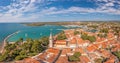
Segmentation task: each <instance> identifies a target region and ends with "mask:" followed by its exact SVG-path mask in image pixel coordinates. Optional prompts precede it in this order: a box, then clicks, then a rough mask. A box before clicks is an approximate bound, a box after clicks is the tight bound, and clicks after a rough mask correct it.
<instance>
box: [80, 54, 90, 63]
mask: <svg viewBox="0 0 120 63" xmlns="http://www.w3.org/2000/svg"><path fill="white" fill-rule="evenodd" d="M80 62H81V63H88V62H90V60H89V59H88V57H87V56H80Z"/></svg>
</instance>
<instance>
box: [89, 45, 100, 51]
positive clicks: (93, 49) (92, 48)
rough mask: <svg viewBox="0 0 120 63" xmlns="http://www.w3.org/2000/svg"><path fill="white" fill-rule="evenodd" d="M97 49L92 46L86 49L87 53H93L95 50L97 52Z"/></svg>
mask: <svg viewBox="0 0 120 63" xmlns="http://www.w3.org/2000/svg"><path fill="white" fill-rule="evenodd" d="M97 48H98V47H96V45H94V44H92V45H90V46H88V47H87V50H88V52H93V51H95V50H97Z"/></svg>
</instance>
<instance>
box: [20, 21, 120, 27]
mask: <svg viewBox="0 0 120 63" xmlns="http://www.w3.org/2000/svg"><path fill="white" fill-rule="evenodd" d="M91 23H92V24H93V25H94V24H104V23H107V24H116V23H117V24H118V25H119V24H120V21H70V22H67V21H66V22H31V23H22V24H24V25H27V26H42V25H89V24H91Z"/></svg>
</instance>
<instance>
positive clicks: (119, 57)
mask: <svg viewBox="0 0 120 63" xmlns="http://www.w3.org/2000/svg"><path fill="white" fill-rule="evenodd" d="M113 54H114V55H115V56H117V58H118V59H119V61H120V51H116V52H113Z"/></svg>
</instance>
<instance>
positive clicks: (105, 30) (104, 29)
mask: <svg viewBox="0 0 120 63" xmlns="http://www.w3.org/2000/svg"><path fill="white" fill-rule="evenodd" d="M100 32H101V33H108V29H107V28H103V29H101V30H100Z"/></svg>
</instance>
